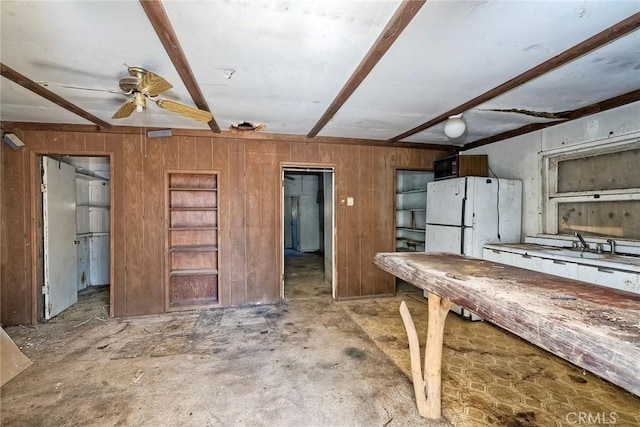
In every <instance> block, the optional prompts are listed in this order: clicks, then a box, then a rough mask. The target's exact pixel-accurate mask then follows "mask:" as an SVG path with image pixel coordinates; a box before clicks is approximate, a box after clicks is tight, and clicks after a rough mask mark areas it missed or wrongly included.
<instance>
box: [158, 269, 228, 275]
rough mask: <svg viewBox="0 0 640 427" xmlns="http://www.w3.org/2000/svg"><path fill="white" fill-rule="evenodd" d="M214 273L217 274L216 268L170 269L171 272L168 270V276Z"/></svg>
mask: <svg viewBox="0 0 640 427" xmlns="http://www.w3.org/2000/svg"><path fill="white" fill-rule="evenodd" d="M214 274H218V270H217V269H215V268H201V269H190V270H172V271H171V272H169V275H170V276H208V275H214Z"/></svg>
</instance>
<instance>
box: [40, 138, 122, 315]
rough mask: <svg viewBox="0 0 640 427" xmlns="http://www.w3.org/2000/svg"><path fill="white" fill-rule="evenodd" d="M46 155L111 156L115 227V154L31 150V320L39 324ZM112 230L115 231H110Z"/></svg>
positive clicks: (111, 297)
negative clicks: (42, 188) (42, 168)
mask: <svg viewBox="0 0 640 427" xmlns="http://www.w3.org/2000/svg"><path fill="white" fill-rule="evenodd" d="M43 156H70V157H107V158H109V184H110V185H109V227H110V230H114V229H115V214H114V209H113V201H114V194H115V189H114V186H113V185H111V178H112V177H113V175H114V154H113V152H110V151H77V150H64V151H60V150H31V151H30V153H29V178H30V183H29V185H30V188H31V192H30V193H31V196H30V200H29V205H30V220H31V225H32V226H31V236H30V237H29V240H30V246H31V301H32V303H31V323H32V324H38V323H42V322H43V321H44V296H43V294H42V286H43V285H44V283H43V282H44V271H43V269H44V264H43V263H44V259H43V257H44V253H43V254H42V257H41V256H40V253H39V251H40V249H41V246H42V243H43V241H42V238H43V229H42V228H43V223H42V209H43V207H42V196H41V192H40V185H41V184H42V176H41V173H40V161H39V160H40V158H42V157H43ZM111 232H113V231H111ZM113 242H114V239H113V235H111V236H110V238H109V258H110V265H109V317H113V316H114V306H113V303H114V300H115V297H114V289H115V286H116V283H114V282H115V274H114V244H113Z"/></svg>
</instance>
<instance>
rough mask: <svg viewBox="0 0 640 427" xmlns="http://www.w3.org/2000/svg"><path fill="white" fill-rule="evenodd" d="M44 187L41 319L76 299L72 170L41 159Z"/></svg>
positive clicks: (74, 208) (60, 309) (74, 213)
mask: <svg viewBox="0 0 640 427" xmlns="http://www.w3.org/2000/svg"><path fill="white" fill-rule="evenodd" d="M42 166H43V176H42V181H43V184H44V187H43V190H44V191H43V193H42V213H43V224H44V230H43V232H44V290H43V293H44V318H45V319H51V318H52V317H53V316H55V315H57V314H59V313H60V312H62V311H63V310H65V309H66V308H68V307H69V306H71V305H72V304H74V303H75V302H76V301H77V300H78V292H77V288H76V286H77V285H76V272H77V266H76V246H75V240H76V182H75V168H74V167H73V166H71V165H68V164H66V163H62V162H59V161H58V160H54V159H51V158H49V157H43V158H42Z"/></svg>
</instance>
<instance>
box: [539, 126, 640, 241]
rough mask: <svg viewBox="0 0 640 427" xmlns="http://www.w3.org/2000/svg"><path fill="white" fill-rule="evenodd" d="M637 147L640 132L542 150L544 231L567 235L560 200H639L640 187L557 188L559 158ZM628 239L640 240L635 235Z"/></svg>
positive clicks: (564, 159) (638, 147)
mask: <svg viewBox="0 0 640 427" xmlns="http://www.w3.org/2000/svg"><path fill="white" fill-rule="evenodd" d="M634 149H640V136H638V135H637V134H636V135H634V136H629V135H627V136H626V137H620V138H615V139H613V140H607V141H599V142H598V143H595V144H593V143H592V144H584V145H582V146H579V147H575V146H574V147H562V148H560V149H557V150H553V151H548V152H546V153H541V157H542V171H541V172H542V182H543V197H542V200H541V201H542V204H543V209H542V212H543V215H544V219H543V224H544V226H545V227H544V232H545V233H546V234H553V235H558V236H566V234H558V205H559V204H561V203H567V202H588V201H593V200H595V199H597V200H598V202H608V201H628V200H640V187H638V188H623V189H613V190H591V191H572V192H559V191H558V164H559V163H560V162H562V161H566V160H572V159H578V158H584V157H594V156H599V155H604V154H611V153H617V152H622V151H629V150H634ZM629 240H633V241H638V240H636V239H629Z"/></svg>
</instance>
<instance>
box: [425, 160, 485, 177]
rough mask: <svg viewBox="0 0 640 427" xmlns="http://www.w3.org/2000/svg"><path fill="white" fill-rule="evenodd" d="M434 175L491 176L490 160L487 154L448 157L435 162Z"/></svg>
mask: <svg viewBox="0 0 640 427" xmlns="http://www.w3.org/2000/svg"><path fill="white" fill-rule="evenodd" d="M433 175H434V179H435V180H436V181H437V180H439V179H447V178H457V177H461V176H489V161H488V157H487V155H486V154H481V155H473V156H463V155H460V154H456V155H455V156H451V157H446V158H444V159H440V160H436V161H434V162H433Z"/></svg>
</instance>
